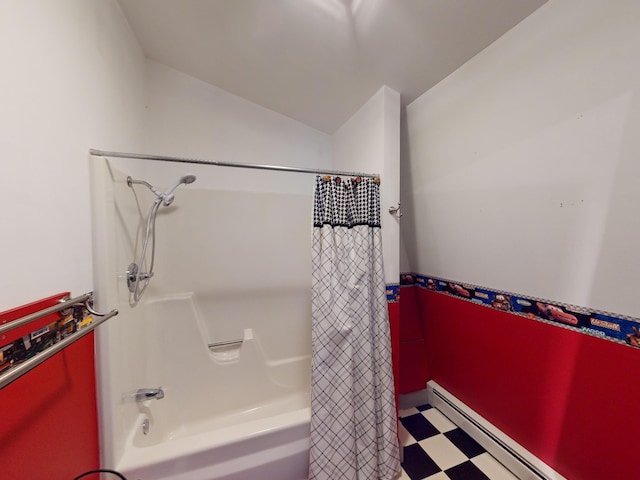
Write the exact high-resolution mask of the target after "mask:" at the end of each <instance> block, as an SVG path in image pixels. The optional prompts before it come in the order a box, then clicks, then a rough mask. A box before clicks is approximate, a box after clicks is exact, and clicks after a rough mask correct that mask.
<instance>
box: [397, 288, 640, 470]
mask: <svg viewBox="0 0 640 480" xmlns="http://www.w3.org/2000/svg"><path fill="white" fill-rule="evenodd" d="M403 294H404V290H403ZM418 297H419V303H420V312H421V316H422V323H423V326H424V329H425V339H426V346H427V356H428V363H429V370H430V373H431V376H432V378H433V379H434V380H435V381H436V382H437V383H439V384H440V385H442V386H443V387H444V388H445V389H447V390H448V391H450V392H451V393H452V394H454V395H455V396H456V397H457V398H459V399H460V400H461V401H463V402H464V403H466V404H467V405H469V406H470V407H471V408H472V409H474V410H475V411H476V412H478V413H479V414H481V415H482V416H483V417H485V418H486V419H487V420H489V421H490V422H491V423H493V424H494V425H496V426H497V427H498V428H500V429H501V430H502V431H503V432H505V433H506V434H507V435H509V436H510V437H512V438H513V439H514V440H516V441H517V442H518V443H520V444H521V445H523V446H524V447H525V448H527V449H528V450H529V451H531V452H532V453H533V454H535V455H536V456H537V457H539V458H540V459H542V460H543V461H544V462H545V463H547V464H548V465H550V466H551V467H553V468H554V469H555V470H556V471H558V472H559V473H561V474H562V475H564V476H565V477H566V478H568V479H571V480H573V479H580V480H603V479H620V480H627V479H633V478H640V473H639V472H640V467H639V466H638V465H639V464H638V459H639V458H640V457H639V456H638V446H639V445H640V415H638V406H639V405H640V382H639V380H638V372H639V371H640V370H639V368H640V351H638V350H637V349H633V348H631V347H627V346H625V345H620V344H617V343H614V342H610V341H607V340H602V339H598V338H596V337H592V336H589V335H585V334H582V333H579V332H576V331H570V330H567V329H564V328H561V327H558V326H553V325H548V324H545V323H542V322H539V321H536V320H532V319H528V318H526V317H520V316H516V315H513V314H509V313H504V312H500V311H498V310H496V309H492V308H487V307H484V306H480V305H476V304H474V303H471V302H468V301H464V300H460V299H458V298H454V297H451V296H448V295H446V294H442V293H436V292H432V291H428V290H425V289H418Z"/></svg>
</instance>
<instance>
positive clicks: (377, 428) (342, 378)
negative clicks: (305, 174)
mask: <svg viewBox="0 0 640 480" xmlns="http://www.w3.org/2000/svg"><path fill="white" fill-rule="evenodd" d="M313 222H314V225H313V262H312V323H313V326H312V341H313V344H312V358H311V363H312V387H311V447H310V453H309V456H310V457H309V479H310V480H337V479H340V480H377V479H380V480H390V479H392V478H393V477H394V476H396V474H398V473H399V471H400V460H399V458H400V457H399V446H398V438H397V417H396V406H395V397H394V386H393V385H394V384H393V373H392V368H391V342H390V337H389V322H388V311H387V299H386V292H385V283H384V275H383V269H382V235H381V232H380V181H379V179H372V178H362V177H357V178H353V179H351V178H350V179H342V178H340V177H317V178H316V190H315V200H314V219H313Z"/></svg>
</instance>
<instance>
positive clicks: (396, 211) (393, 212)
mask: <svg viewBox="0 0 640 480" xmlns="http://www.w3.org/2000/svg"><path fill="white" fill-rule="evenodd" d="M389 213H390V214H391V215H393V216H394V217H396V218H400V217H401V216H402V212H401V211H400V203H398V206H397V207H389Z"/></svg>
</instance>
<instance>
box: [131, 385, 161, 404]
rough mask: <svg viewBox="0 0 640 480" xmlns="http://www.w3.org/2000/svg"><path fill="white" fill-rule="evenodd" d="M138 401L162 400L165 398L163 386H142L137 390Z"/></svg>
mask: <svg viewBox="0 0 640 480" xmlns="http://www.w3.org/2000/svg"><path fill="white" fill-rule="evenodd" d="M135 397H136V402H145V401H147V400H153V399H154V398H155V399H156V400H160V399H162V398H164V390H162V387H158V388H141V389H139V390H137V391H136V394H135Z"/></svg>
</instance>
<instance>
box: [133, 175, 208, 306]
mask: <svg viewBox="0 0 640 480" xmlns="http://www.w3.org/2000/svg"><path fill="white" fill-rule="evenodd" d="M195 181H196V176H195V175H191V174H187V175H183V176H182V177H180V178H179V179H178V181H177V182H176V183H174V184H173V185H172V186H171V187H170V188H169V189H167V190H166V191H165V192H161V191H160V190H158V189H157V188H155V187H154V186H153V185H151V184H150V183H149V182H146V181H145V180H135V179H133V178H131V177H127V185H128V186H129V187H130V188H132V189H133V186H134V185H144V186H145V187H147V188H148V189H149V190H151V193H153V194H154V195H155V196H156V199H155V201H154V202H153V204H152V205H151V209H150V210H149V215H148V216H147V223H146V227H145V233H144V240H143V241H142V252H141V253H140V256H139V257H138V258H137V259H136V258H134V259H133V262H131V263H130V264H129V268H128V269H127V272H126V277H127V287H128V289H129V305H131V306H132V307H135V306H136V305H137V304H138V302H139V301H140V299H141V298H142V295H143V294H144V291H145V290H146V288H147V286H148V285H149V280H150V279H151V277H153V262H154V259H155V249H156V215H157V214H158V209H159V208H160V206H161V205H164V206H165V207H168V206H169V205H171V204H172V203H173V201H174V200H175V195H174V194H173V192H174V191H175V190H176V189H177V188H178V187H179V186H180V185H182V184H183V183H184V184H185V185H188V184H190V183H193V182H195ZM133 193H134V195H135V190H134V192H133ZM136 199H137V197H136ZM149 239H151V260H150V262H149V270H148V271H147V272H143V271H142V268H144V266H145V265H146V258H147V247H148V245H149ZM134 256H135V254H134Z"/></svg>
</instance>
